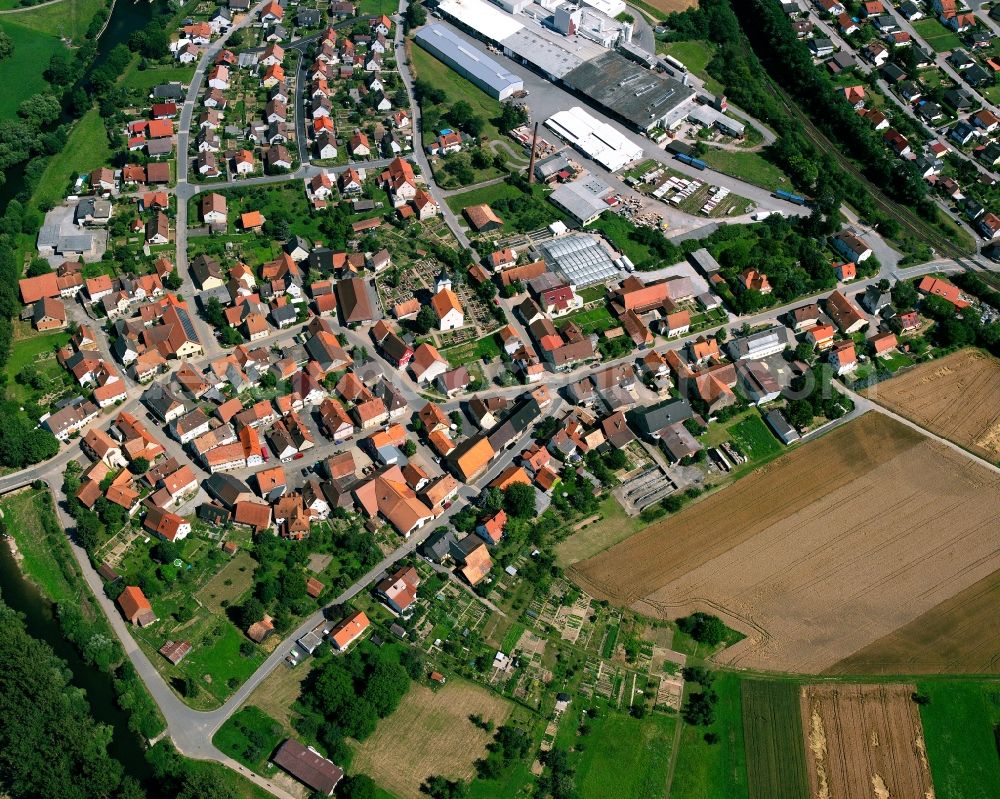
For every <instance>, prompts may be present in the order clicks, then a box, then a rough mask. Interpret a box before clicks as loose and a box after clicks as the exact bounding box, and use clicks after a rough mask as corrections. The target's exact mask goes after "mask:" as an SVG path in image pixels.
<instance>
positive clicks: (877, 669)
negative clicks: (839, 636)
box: [824, 571, 1000, 675]
mask: <svg viewBox="0 0 1000 799" xmlns="http://www.w3.org/2000/svg"><path fill="white" fill-rule="evenodd" d="M998 607H1000V571H995V572H993V573H992V574H990V575H989V576H987V577H984V578H983V579H982V580H980V581H979V582H977V583H974V584H973V585H971V586H969V587H968V588H966V589H965V590H964V591H962V592H960V593H958V594H956V595H955V596H953V597H951V598H950V599H946V600H945V601H944V602H941V603H939V604H937V605H935V606H934V607H933V608H931V609H930V610H928V611H927V612H925V613H923V614H921V615H920V616H918V617H917V618H915V619H914V620H913V621H911V622H910V623H908V624H905V625H903V626H902V627H900V628H899V629H897V630H894V631H893V632H891V633H889V634H888V635H885V636H883V637H882V638H879V639H878V640H876V641H873V642H872V643H870V644H868V646H866V647H864V648H863V649H860V650H858V651H857V652H854V653H853V654H851V655H849V656H847V657H846V658H844V659H843V660H841V661H839V662H837V663H835V664H833V665H832V666H831V667H830V668H828V669H826V671H825V672H824V674H830V675H847V674H879V675H891V674H981V673H986V674H997V673H1000V627H998V626H997V624H996V609H997V608H998Z"/></svg>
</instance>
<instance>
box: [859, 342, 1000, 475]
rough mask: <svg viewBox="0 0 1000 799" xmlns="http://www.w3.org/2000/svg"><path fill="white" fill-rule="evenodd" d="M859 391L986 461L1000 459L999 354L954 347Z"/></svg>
mask: <svg viewBox="0 0 1000 799" xmlns="http://www.w3.org/2000/svg"><path fill="white" fill-rule="evenodd" d="M864 394H865V396H866V397H868V398H869V399H871V400H872V401H874V402H877V403H879V404H880V405H884V406H885V407H887V408H889V409H891V410H893V411H895V412H896V413H898V414H899V415H900V416H905V417H906V418H907V419H910V420H912V421H914V422H916V423H917V424H918V425H920V426H921V427H924V428H926V429H927V430H930V431H931V432H932V433H936V434H937V435H939V436H941V437H942V438H947V439H948V440H949V441H954V442H955V443H956V444H959V445H961V446H963V447H966V448H967V449H969V450H970V451H972V452H975V453H976V454H977V455H979V456H981V457H983V458H986V459H987V460H989V461H992V462H997V461H998V460H1000V402H997V397H998V396H1000V359H997V358H993V357H992V356H990V355H987V354H986V353H984V352H982V351H980V350H971V349H969V350H959V351H958V352H953V353H952V354H951V355H947V356H945V357H944V358H941V359H940V360H936V361H928V362H927V363H922V364H920V366H918V367H916V368H915V369H912V370H911V371H909V372H907V373H906V374H903V375H900V376H899V377H894V378H892V379H891V380H887V381H885V382H883V383H878V384H876V385H874V386H872V387H871V388H869V389H867V390H866V391H865V392H864Z"/></svg>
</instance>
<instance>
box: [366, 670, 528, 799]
mask: <svg viewBox="0 0 1000 799" xmlns="http://www.w3.org/2000/svg"><path fill="white" fill-rule="evenodd" d="M511 708H512V705H511V704H510V703H509V702H507V701H505V700H503V699H501V698H499V697H497V696H495V695H494V694H492V693H490V692H489V691H487V690H486V689H485V688H481V687H479V686H478V685H475V684H473V683H467V682H463V681H460V680H452V681H449V682H448V684H447V685H446V686H445V687H444V688H443V689H441V690H439V691H432V690H431V689H430V688H428V687H426V686H424V685H416V684H415V685H413V686H411V688H410V690H409V692H408V693H407V694H406V696H405V697H404V698H403V701H402V703H401V704H400V706H399V708H398V709H397V710H396V711H395V713H393V715H392V716H390V717H388V718H385V719H382V720H381V721H380V722H379V723H378V727H376V729H375V732H374V733H373V734H372V735H371V736H370V737H369V738H367V739H366V740H365V741H364V742H363V743H361V744H358V745H357V746H356V748H355V755H354V760H353V763H352V769H353V770H354V771H360V772H363V773H365V774H368V775H370V776H371V777H372V778H373V779H374V780H375V781H376V782H377V783H378V784H379V785H380V786H382V787H384V788H386V789H387V790H389V791H391V792H392V793H393V794H394V795H396V796H398V797H399V799H419V797H421V796H422V795H423V794H421V793H420V784H421V783H422V782H423V781H424V780H425V779H426V778H427V777H429V776H432V775H434V774H441V775H443V776H446V777H448V778H449V779H462V780H468V779H470V778H471V777H472V776H473V774H474V773H475V769H474V766H473V763H474V761H475V760H476V759H477V758H479V757H483V756H484V755H485V753H486V744H487V743H488V742H489V741H490V739H491V738H492V736H491V735H490V734H489V733H487V732H485V731H483V730H481V729H479V728H477V727H475V726H473V724H472V722H470V721H469V715H470V714H473V713H478V714H480V715H482V716H483V718H484V719H488V720H492V721H493V722H494V723H495V724H497V725H500V724H502V723H503V722H504V721H505V720H506V719H507V717H508V716H509V715H510V711H511ZM401 741H405V742H406V744H405V745H404V746H401V745H400V742H401Z"/></svg>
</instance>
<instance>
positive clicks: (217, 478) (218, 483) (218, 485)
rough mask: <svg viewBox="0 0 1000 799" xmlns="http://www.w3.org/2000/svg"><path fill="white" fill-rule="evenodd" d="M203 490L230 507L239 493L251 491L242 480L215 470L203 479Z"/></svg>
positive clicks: (250, 492) (249, 492)
mask: <svg viewBox="0 0 1000 799" xmlns="http://www.w3.org/2000/svg"><path fill="white" fill-rule="evenodd" d="M205 490H206V491H207V492H208V493H209V494H210V495H211V496H213V497H215V498H216V499H217V500H219V502H221V503H222V504H224V505H227V506H229V507H230V508H231V507H232V506H233V505H235V504H236V502H237V500H238V499H239V497H240V495H241V494H252V493H253V492H252V491H250V487H249V486H248V485H247V484H246V483H244V482H243V481H242V480H239V479H237V478H235V477H233V476H232V475H231V474H223V473H222V472H216V473H215V474H213V475H211V476H210V477H209V478H208V479H207V480H206V481H205Z"/></svg>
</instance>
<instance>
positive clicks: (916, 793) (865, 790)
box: [802, 683, 934, 799]
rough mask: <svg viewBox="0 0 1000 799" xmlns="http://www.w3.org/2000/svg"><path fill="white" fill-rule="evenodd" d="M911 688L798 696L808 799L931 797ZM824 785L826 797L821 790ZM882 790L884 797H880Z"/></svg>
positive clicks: (812, 690) (853, 688)
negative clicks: (816, 798) (821, 798)
mask: <svg viewBox="0 0 1000 799" xmlns="http://www.w3.org/2000/svg"><path fill="white" fill-rule="evenodd" d="M915 690H916V689H915V686H913V685H899V684H896V685H886V684H879V685H844V684H839V683H838V684H828V685H821V686H809V687H807V688H806V689H805V690H804V691H803V695H802V725H803V727H804V728H805V730H806V736H807V738H806V741H807V745H806V752H807V754H806V762H807V770H808V772H809V780H810V786H811V789H812V795H813V796H818V795H825V796H828V797H829V799H870V798H871V797H872V796H873V795H874V796H876V797H879V796H884V797H907V798H909V797H912V799H918V798H919V797H930V796H933V795H934V794H933V787H932V784H931V775H930V768H929V764H928V762H927V757H926V753H925V751H924V741H923V728H922V726H921V722H920V714H919V712H918V710H917V705H916V704H915V703H914V702H913V701H912V700H911V698H910V697H911V695H912V694H913V692H914V691H915ZM824 783H825V785H826V788H827V790H828V793H824V792H823V791H822V786H823V785H824ZM883 791H884V793H883Z"/></svg>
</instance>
